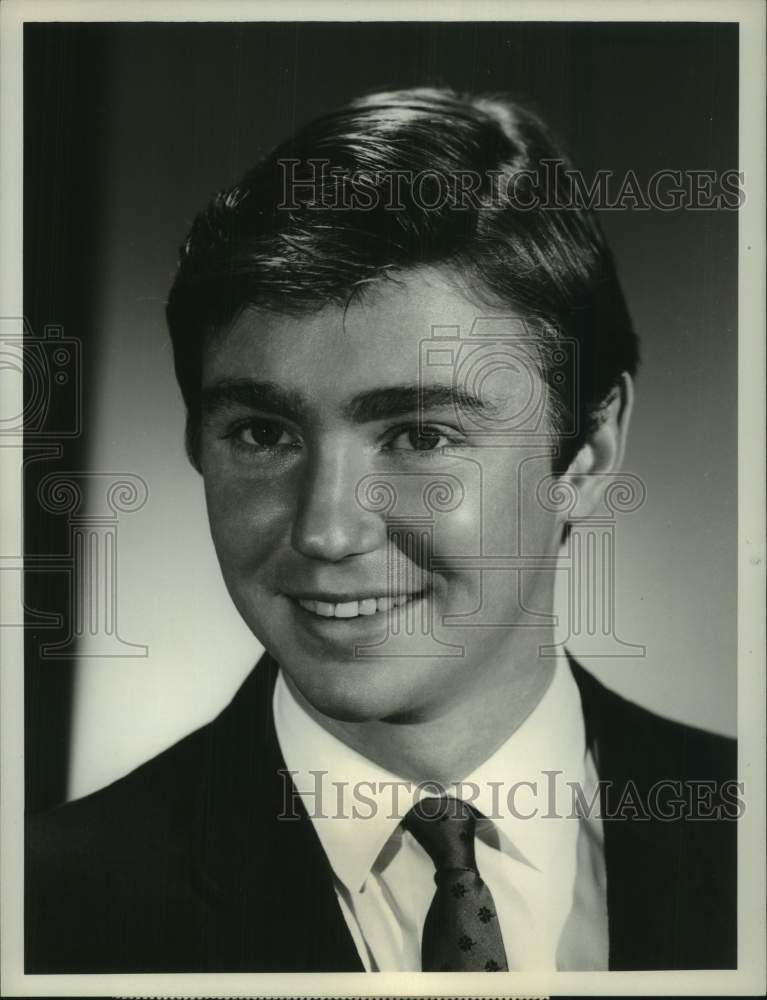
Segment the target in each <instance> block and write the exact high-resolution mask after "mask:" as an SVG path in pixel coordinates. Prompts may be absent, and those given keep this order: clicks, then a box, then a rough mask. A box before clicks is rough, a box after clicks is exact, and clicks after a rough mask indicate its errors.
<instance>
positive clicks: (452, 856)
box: [404, 796, 477, 872]
mask: <svg viewBox="0 0 767 1000" xmlns="http://www.w3.org/2000/svg"><path fill="white" fill-rule="evenodd" d="M404 825H405V829H407V830H409V831H410V833H412V834H413V836H414V837H415V839H416V840H417V841H418V843H419V844H420V845H421V847H422V848H423V849H424V850H425V851H426V853H427V854H428V855H429V857H430V858H431V860H432V861H433V862H434V867H435V868H436V869H437V872H439V871H441V870H444V869H451V868H452V869H455V868H464V869H468V870H471V871H475V872H476V871H477V863H476V861H475V858H474V831H475V828H476V825H477V819H476V816H475V814H474V811H473V810H472V809H471V807H470V806H468V805H467V804H466V803H465V802H462V801H461V800H460V799H456V798H452V797H450V796H444V797H442V798H432V799H421V800H420V801H419V802H417V803H416V804H415V805H414V806H413V808H412V809H411V810H410V812H409V813H408V814H407V816H406V817H405V819H404Z"/></svg>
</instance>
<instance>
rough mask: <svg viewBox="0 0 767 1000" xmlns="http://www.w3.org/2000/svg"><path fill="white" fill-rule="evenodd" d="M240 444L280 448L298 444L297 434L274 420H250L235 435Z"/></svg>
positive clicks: (252, 446) (253, 446)
mask: <svg viewBox="0 0 767 1000" xmlns="http://www.w3.org/2000/svg"><path fill="white" fill-rule="evenodd" d="M233 437H234V439H235V440H236V441H237V443H238V444H242V445H245V446H246V447H248V448H280V447H286V446H290V445H294V444H296V436H295V435H294V434H291V433H290V431H287V430H285V428H284V427H282V426H280V424H277V423H275V422H274V421H273V420H250V421H248V423H247V424H242V425H240V427H238V428H237V430H236V431H235V433H234V435H233Z"/></svg>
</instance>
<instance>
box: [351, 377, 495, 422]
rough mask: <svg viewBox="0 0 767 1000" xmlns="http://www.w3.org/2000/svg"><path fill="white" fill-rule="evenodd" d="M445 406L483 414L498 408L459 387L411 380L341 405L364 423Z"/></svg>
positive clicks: (358, 396)
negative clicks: (407, 383)
mask: <svg viewBox="0 0 767 1000" xmlns="http://www.w3.org/2000/svg"><path fill="white" fill-rule="evenodd" d="M448 406H449V407H453V408H454V409H459V410H469V411H472V410H473V411H475V412H483V413H495V412H497V410H498V406H497V404H495V403H492V402H491V401H490V400H488V399H482V398H480V397H479V396H476V395H475V394H474V393H472V392H469V391H468V390H466V389H462V388H460V387H459V386H454V385H429V386H422V385H418V383H414V384H412V385H393V386H389V387H387V388H382V389H370V390H368V391H367V392H361V393H359V394H358V395H356V396H355V397H354V398H353V399H352V400H350V402H349V403H347V404H346V406H344V415H345V416H346V417H347V418H348V419H349V420H353V421H354V422H355V423H367V422H368V421H374V420H386V419H387V418H389V417H403V416H407V415H408V414H410V413H422V412H423V411H425V410H432V409H437V408H439V407H448Z"/></svg>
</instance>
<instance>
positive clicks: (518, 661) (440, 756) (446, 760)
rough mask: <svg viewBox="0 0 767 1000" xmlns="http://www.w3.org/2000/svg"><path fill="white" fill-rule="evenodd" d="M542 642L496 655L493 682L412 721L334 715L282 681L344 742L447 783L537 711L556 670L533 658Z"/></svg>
mask: <svg viewBox="0 0 767 1000" xmlns="http://www.w3.org/2000/svg"><path fill="white" fill-rule="evenodd" d="M536 632H537V630H536ZM541 644H542V643H541V636H540V633H537V634H536V641H535V643H534V644H532V645H533V648H532V649H527V650H526V651H525V653H526V655H525V656H523V657H520V654H519V652H518V651H517V652H516V653H515V655H513V656H511V657H509V658H506V659H504V658H503V657H499V662H498V664H497V669H496V670H495V671H494V672H493V673H492V674H491V677H490V679H491V680H492V684H490V685H487V684H486V685H483V688H482V689H481V690H478V689H473V690H469V691H467V692H464V695H463V697H462V698H461V699H460V701H458V702H456V703H452V704H448V705H445V706H443V709H442V710H441V711H439V712H437V713H435V714H434V715H432V716H430V717H428V718H423V719H419V720H418V721H409V722H402V721H399V720H398V721H392V720H388V719H380V720H373V721H369V722H348V721H344V720H339V719H333V718H330V717H328V716H326V715H324V714H323V713H322V712H319V711H318V710H317V709H316V708H314V706H312V705H311V704H310V703H309V702H308V701H307V700H306V699H305V698H304V697H303V695H302V694H301V692H300V691H298V690H297V689H296V687H295V685H294V684H293V683H292V681H290V679H289V678H287V677H286V681H287V683H288V685H289V687H290V689H291V691H292V693H293V695H294V696H295V698H296V699H297V700H298V702H299V704H300V705H302V707H303V708H304V710H305V711H306V712H307V713H308V714H309V715H310V716H311V717H312V718H313V719H314V720H315V721H316V722H317V723H318V724H319V725H321V726H322V727H323V728H324V729H325V730H327V731H328V732H329V733H331V734H332V735H333V736H335V737H336V738H337V739H339V740H340V741H341V742H342V743H345V744H346V745H347V746H349V747H351V748H352V749H353V750H356V751H357V752H358V753H360V754H362V755H363V756H364V757H367V758H368V759H369V760H371V761H373V762H375V763H376V764H378V765H379V766H381V767H383V768H385V769H386V770H388V771H390V772H391V773H393V774H396V775H398V776H399V777H401V778H403V779H406V780H409V781H435V782H439V783H440V784H442V785H447V784H450V783H451V782H454V781H461V780H462V779H463V778H465V777H466V776H467V775H468V774H471V773H472V772H473V771H474V770H475V769H476V768H477V767H479V765H480V764H482V763H483V762H484V761H485V760H487V759H488V758H489V757H490V756H491V755H492V754H493V753H494V752H495V751H496V750H497V749H498V748H499V747H500V746H502V745H503V743H505V742H506V740H507V739H508V738H509V737H510V736H511V735H512V734H513V733H514V732H515V731H516V730H517V729H518V728H519V726H521V725H522V723H523V722H524V721H525V719H527V717H528V716H529V715H530V714H531V713H532V712H533V711H534V710H535V708H536V707H537V705H538V703H539V702H540V700H541V698H542V697H543V695H544V694H545V693H546V691H547V690H548V687H549V685H550V684H551V681H552V678H553V676H554V670H555V667H556V659H555V658H551V657H547V658H541V657H540V656H539V655H538V649H539V648H540V645H541ZM522 664H524V665H522Z"/></svg>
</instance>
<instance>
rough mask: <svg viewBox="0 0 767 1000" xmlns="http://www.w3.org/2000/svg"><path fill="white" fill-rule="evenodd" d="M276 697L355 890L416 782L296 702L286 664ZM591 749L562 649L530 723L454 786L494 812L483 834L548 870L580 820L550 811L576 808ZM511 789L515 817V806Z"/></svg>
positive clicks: (282, 733)
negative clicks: (573, 792)
mask: <svg viewBox="0 0 767 1000" xmlns="http://www.w3.org/2000/svg"><path fill="white" fill-rule="evenodd" d="M273 704H274V721H275V728H276V732H277V739H278V742H279V745H280V750H281V751H282V755H283V759H284V760H285V763H286V765H287V769H288V771H290V772H291V776H292V778H293V782H294V785H295V787H296V789H297V791H298V792H299V794H300V795H301V798H302V801H303V803H304V807H305V809H306V811H307V813H308V815H309V817H310V819H311V822H312V824H313V826H314V829H315V831H316V833H317V836H318V837H319V839H320V842H321V843H322V846H323V849H324V851H325V854H326V855H327V857H328V860H329V862H330V864H331V867H332V868H333V870H334V872H335V874H336V876H337V877H338V878H339V879H340V881H341V882H342V883H343V884H344V885H345V886H346V888H347V889H348V890H349V891H350V892H358V891H359V890H360V889H361V888H362V886H363V885H364V883H365V880H366V879H367V877H368V875H369V873H370V871H371V869H372V867H373V865H374V864H375V862H376V859H377V858H378V856H379V854H380V853H381V851H382V849H383V847H384V845H385V844H386V843H387V841H389V839H390V837H391V835H392V834H393V833H394V831H395V830H396V828H397V826H398V824H399V822H400V820H401V819H402V818H403V816H404V815H405V814H406V812H407V811H408V809H409V808H410V806H411V805H412V802H413V800H414V799H413V795H414V792H415V789H416V788H417V785H416V784H415V783H414V782H408V781H407V780H406V779H403V778H401V777H400V776H398V775H396V774H393V773H392V772H390V771H388V770H386V768H383V767H381V766H380V765H378V764H376V763H375V762H374V761H371V760H368V759H367V758H366V757H364V756H362V755H361V754H360V753H358V752H357V751H355V750H353V749H352V748H350V747H348V746H346V744H344V743H342V742H341V741H340V740H339V739H338V738H337V737H335V736H333V735H331V734H330V733H329V732H327V731H326V730H325V729H323V728H322V726H320V725H319V723H317V722H316V721H315V720H314V719H313V718H312V717H311V716H310V715H309V714H308V713H307V712H306V710H305V709H304V708H303V707H302V706H301V705H300V704H299V702H298V701H297V700H296V698H295V697H294V695H293V693H292V692H291V690H290V688H289V687H288V685H287V683H286V682H285V679H284V677H283V675H282V672H281V671H280V673H279V675H278V677H277V682H276V685H275V689H274V702H273ZM584 754H585V730H584V723H583V715H582V711H581V705H580V696H579V693H578V689H577V685H576V684H575V680H574V678H573V676H572V673H571V672H570V669H569V665H568V664H567V661H566V660H565V658H564V657H563V656H560V657H558V661H557V663H556V665H555V670H554V677H553V679H552V681H551V683H550V684H549V687H548V688H547V690H546V692H545V693H544V695H543V697H542V698H541V700H540V702H539V703H538V705H537V706H536V707H535V709H534V710H533V711H532V712H531V713H530V715H529V716H528V717H527V718H526V719H525V721H524V722H523V723H522V724H521V725H520V726H519V727H518V728H517V729H516V730H515V731H514V732H513V733H512V734H511V736H510V737H509V738H508V739H507V740H506V741H505V742H504V743H503V744H502V746H500V747H499V748H498V749H497V750H496V751H495V752H494V753H493V754H492V755H491V756H490V757H489V758H488V759H487V760H486V761H485V762H484V763H483V764H481V765H480V766H479V767H478V768H476V769H475V770H474V771H473V772H472V773H471V774H470V775H468V776H467V778H465V779H464V781H463V782H462V783H461V786H460V787H459V788H455V786H453V787H448V789H447V791H448V793H452V794H456V793H459V794H460V793H463V794H462V795H461V797H463V798H465V799H466V800H467V801H472V804H473V805H475V806H476V808H477V809H478V810H479V811H480V812H481V813H483V814H484V815H485V816H487V817H490V821H488V822H481V823H480V825H479V828H478V836H481V837H482V839H486V840H487V841H488V842H489V843H494V845H495V846H497V847H499V848H500V849H502V850H504V851H505V852H506V853H509V854H511V855H512V856H515V857H516V858H517V859H518V860H519V861H521V862H522V863H525V864H528V865H531V866H533V867H534V868H537V869H539V870H542V871H545V870H548V869H550V867H551V866H552V865H553V864H555V863H556V859H557V857H558V856H561V854H562V853H563V851H564V849H565V848H566V847H567V845H568V844H569V842H570V841H572V842H573V843H574V838H575V837H576V836H577V824H576V823H574V822H573V821H572V820H570V821H568V820H567V819H557V818H555V816H554V815H553V814H554V813H555V812H556V815H558V816H560V817H567V816H568V815H569V811H570V805H569V803H570V800H569V786H568V785H567V784H566V783H567V782H581V783H582V781H583V774H584ZM547 772H549V773H547ZM520 782H532V783H533V785H534V788H531V787H530V786H529V785H521V784H519V785H518V787H517V788H516V791H513V792H512V791H511V790H512V787H513V786H515V785H517V783H520ZM552 789H555V790H556V793H555V795H553V796H552ZM510 795H511V796H512V799H511V801H512V804H513V806H514V808H515V810H516V815H515V812H514V811H513V810H511V809H509V808H508V803H509V796H510ZM565 798H566V799H567V801H566V802H565ZM534 809H537V812H536V813H535V814H534V815H528V814H530V813H532V812H533V810H534Z"/></svg>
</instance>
